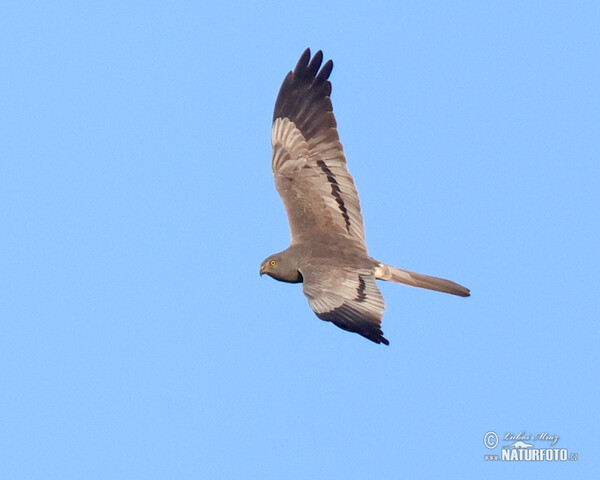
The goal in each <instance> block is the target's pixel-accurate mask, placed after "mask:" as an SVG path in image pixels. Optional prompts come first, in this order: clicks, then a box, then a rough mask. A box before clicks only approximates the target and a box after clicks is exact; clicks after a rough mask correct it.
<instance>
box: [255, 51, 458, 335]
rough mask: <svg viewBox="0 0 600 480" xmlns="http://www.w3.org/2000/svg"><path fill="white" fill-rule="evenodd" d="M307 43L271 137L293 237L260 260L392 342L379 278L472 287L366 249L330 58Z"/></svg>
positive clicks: (344, 317) (314, 299)
mask: <svg viewBox="0 0 600 480" xmlns="http://www.w3.org/2000/svg"><path fill="white" fill-rule="evenodd" d="M322 61H323V54H322V52H321V51H318V52H317V53H316V54H315V56H314V57H312V58H311V56H310V50H309V49H306V50H305V51H304V53H303V54H302V56H301V57H300V60H299V61H298V64H297V65H296V68H295V69H294V71H293V72H289V73H288V74H287V76H286V77H285V80H284V81H283V84H282V85H281V89H280V90H279V95H278V96H277V100H276V102H275V111H274V113H273V129H272V131H271V144H272V146H273V158H272V169H273V175H274V176H275V186H276V187H277V191H278V192H279V195H280V196H281V199H282V200H283V203H284V205H285V209H286V211H287V215H288V219H289V223H290V231H291V245H290V246H289V248H287V249H286V250H284V251H283V252H280V253H276V254H274V255H270V256H269V257H267V259H266V260H265V261H264V262H263V263H262V264H261V266H260V274H261V275H262V274H264V273H266V274H267V275H270V276H271V277H273V278H274V279H276V280H280V281H282V282H289V283H300V282H301V283H302V288H303V290H304V294H305V295H306V296H307V297H308V303H309V304H310V307H311V308H312V309H313V310H314V312H315V313H316V314H317V317H319V318H320V319H322V320H327V321H330V322H332V323H333V324H335V325H337V326H338V327H340V328H343V329H344V330H348V331H349V332H355V333H358V334H360V335H362V336H363V337H365V338H368V339H369V340H371V341H373V342H375V343H384V344H386V345H389V342H388V340H387V339H385V338H384V337H383V332H382V331H381V318H382V317H383V311H384V309H385V305H384V302H383V296H382V295H381V292H380V291H379V288H377V284H376V283H375V280H376V279H378V280H390V281H392V282H397V283H403V284H406V285H412V286H414V287H421V288H428V289H430V290H437V291H438V292H446V293H451V294H453V295H460V296H461V297H468V296H469V289H467V288H465V287H463V286H461V285H458V284H457V283H454V282H451V281H450V280H444V279H443V278H436V277H430V276H428V275H423V274H420V273H414V272H409V271H407V270H403V269H401V268H396V267H392V266H391V265H387V264H385V263H383V262H380V261H378V260H375V259H374V258H371V257H370V256H369V254H368V253H367V246H366V244H365V233H364V227H363V220H362V216H361V213H360V205H359V201H358V194H357V192H356V187H355V186H354V181H353V179H352V177H351V176H350V173H349V172H348V169H347V167H346V159H345V158H344V151H343V148H342V144H341V143H340V139H339V136H338V132H337V129H336V121H335V117H334V116H333V111H332V106H331V99H330V98H329V95H330V94H331V83H330V82H329V80H328V78H329V75H330V74H331V70H332V68H333V62H332V61H331V60H329V61H328V62H326V63H325V64H324V65H323V66H322V67H321V62H322Z"/></svg>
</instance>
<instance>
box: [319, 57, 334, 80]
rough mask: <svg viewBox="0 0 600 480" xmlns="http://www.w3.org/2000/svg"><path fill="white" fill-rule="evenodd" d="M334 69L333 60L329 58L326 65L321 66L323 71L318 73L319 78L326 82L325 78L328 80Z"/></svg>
mask: <svg viewBox="0 0 600 480" xmlns="http://www.w3.org/2000/svg"><path fill="white" fill-rule="evenodd" d="M332 70H333V61H332V60H327V62H326V63H325V65H323V67H322V68H321V71H320V72H319V74H318V75H317V80H319V81H321V82H324V81H325V80H327V79H328V78H329V75H331V71H332Z"/></svg>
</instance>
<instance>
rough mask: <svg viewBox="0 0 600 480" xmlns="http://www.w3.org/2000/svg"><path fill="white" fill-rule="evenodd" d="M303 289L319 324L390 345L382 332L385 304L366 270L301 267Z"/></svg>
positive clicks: (373, 279) (372, 278)
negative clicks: (322, 323)
mask: <svg viewBox="0 0 600 480" xmlns="http://www.w3.org/2000/svg"><path fill="white" fill-rule="evenodd" d="M300 271H301V273H302V277H303V278H304V282H303V283H302V289H303V290H304V294H305V295H306V297H307V298H308V303H309V305H310V308H312V309H313V311H314V312H315V313H316V314H317V317H319V318H320V319H321V320H326V321H329V322H332V323H333V324H334V325H336V326H338V327H340V328H343V329H344V330H347V331H349V332H354V333H358V334H359V335H362V336H363V337H365V338H368V339H369V340H371V341H373V342H375V343H383V344H385V345H389V342H388V340H387V339H386V338H384V336H383V332H382V331H381V318H382V317H383V312H384V310H385V302H384V301H383V296H382V295H381V292H380V290H379V288H378V287H377V284H376V283H375V277H374V276H373V275H372V273H371V272H369V270H359V269H353V268H330V267H323V266H320V267H315V266H309V267H303V268H301V269H300Z"/></svg>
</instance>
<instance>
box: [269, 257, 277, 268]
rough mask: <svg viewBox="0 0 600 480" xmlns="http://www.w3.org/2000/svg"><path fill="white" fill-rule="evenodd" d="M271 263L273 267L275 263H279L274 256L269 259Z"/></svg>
mask: <svg viewBox="0 0 600 480" xmlns="http://www.w3.org/2000/svg"><path fill="white" fill-rule="evenodd" d="M269 265H271V266H272V267H274V266H275V265H277V260H275V259H274V258H272V259H271V260H270V261H269Z"/></svg>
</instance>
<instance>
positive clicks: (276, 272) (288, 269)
mask: <svg viewBox="0 0 600 480" xmlns="http://www.w3.org/2000/svg"><path fill="white" fill-rule="evenodd" d="M291 260H292V259H290V258H288V257H287V256H285V255H282V254H281V253H278V254H275V255H270V256H268V257H267V258H266V259H265V260H264V261H263V262H262V263H261V264H260V271H259V273H260V275H261V276H262V275H264V274H265V273H266V274H267V275H269V276H270V277H273V278H274V279H275V280H279V281H280V282H288V283H300V282H302V274H301V273H300V272H299V271H298V268H297V267H296V266H295V265H294V264H293V263H292V261H291Z"/></svg>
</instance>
